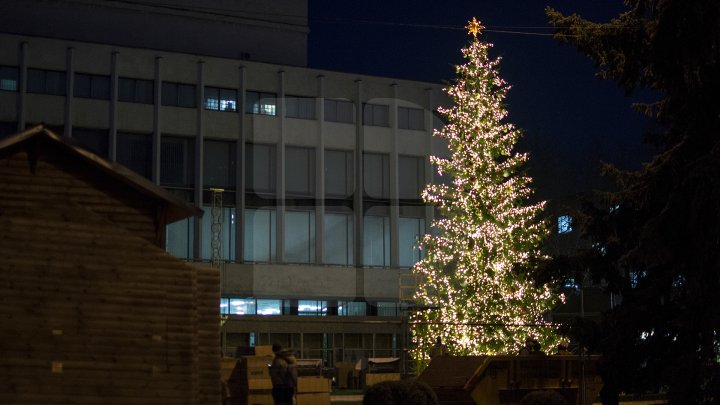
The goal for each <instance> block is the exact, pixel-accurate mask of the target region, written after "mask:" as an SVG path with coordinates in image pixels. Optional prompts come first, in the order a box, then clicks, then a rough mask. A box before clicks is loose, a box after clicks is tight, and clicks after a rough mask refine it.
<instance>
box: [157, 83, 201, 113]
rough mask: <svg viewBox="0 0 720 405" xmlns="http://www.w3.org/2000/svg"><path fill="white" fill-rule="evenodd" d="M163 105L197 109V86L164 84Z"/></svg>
mask: <svg viewBox="0 0 720 405" xmlns="http://www.w3.org/2000/svg"><path fill="white" fill-rule="evenodd" d="M162 105H164V106H169V107H185V108H195V85H194V84H183V83H171V82H163V84H162Z"/></svg>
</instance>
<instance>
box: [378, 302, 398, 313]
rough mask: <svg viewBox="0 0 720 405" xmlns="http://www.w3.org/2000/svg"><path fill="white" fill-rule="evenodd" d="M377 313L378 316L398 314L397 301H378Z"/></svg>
mask: <svg viewBox="0 0 720 405" xmlns="http://www.w3.org/2000/svg"><path fill="white" fill-rule="evenodd" d="M377 314H378V316H399V315H400V314H399V311H398V304H397V302H378V303H377Z"/></svg>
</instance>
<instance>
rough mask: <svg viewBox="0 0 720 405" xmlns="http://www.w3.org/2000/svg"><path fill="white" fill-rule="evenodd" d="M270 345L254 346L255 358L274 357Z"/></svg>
mask: <svg viewBox="0 0 720 405" xmlns="http://www.w3.org/2000/svg"><path fill="white" fill-rule="evenodd" d="M274 355H275V353H273V351H272V345H261V346H255V356H270V357H272V356H274Z"/></svg>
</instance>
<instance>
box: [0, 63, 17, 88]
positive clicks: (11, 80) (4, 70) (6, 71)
mask: <svg viewBox="0 0 720 405" xmlns="http://www.w3.org/2000/svg"><path fill="white" fill-rule="evenodd" d="M0 90H5V91H17V90H18V68H16V67H14V66H0Z"/></svg>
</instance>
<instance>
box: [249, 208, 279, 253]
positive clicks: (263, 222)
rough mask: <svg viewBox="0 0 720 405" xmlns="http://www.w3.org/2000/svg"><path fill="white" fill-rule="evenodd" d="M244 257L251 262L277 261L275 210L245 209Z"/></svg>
mask: <svg viewBox="0 0 720 405" xmlns="http://www.w3.org/2000/svg"><path fill="white" fill-rule="evenodd" d="M243 237H244V242H245V243H244V249H245V251H244V252H243V259H244V260H246V261H250V262H272V261H275V246H276V242H275V210H270V209H257V210H256V209H247V210H245V229H244V231H243Z"/></svg>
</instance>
